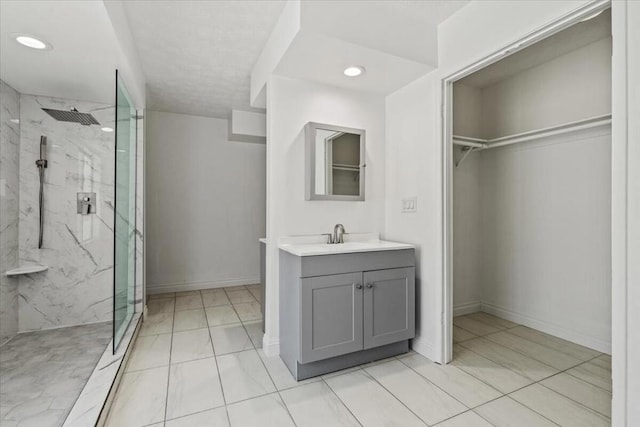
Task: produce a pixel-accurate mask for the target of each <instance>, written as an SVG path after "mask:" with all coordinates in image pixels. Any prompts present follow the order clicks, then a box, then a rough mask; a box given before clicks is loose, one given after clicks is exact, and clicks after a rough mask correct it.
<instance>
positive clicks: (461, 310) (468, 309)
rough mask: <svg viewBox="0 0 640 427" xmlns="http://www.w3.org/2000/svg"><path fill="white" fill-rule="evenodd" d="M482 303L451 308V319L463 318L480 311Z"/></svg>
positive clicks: (470, 303)
mask: <svg viewBox="0 0 640 427" xmlns="http://www.w3.org/2000/svg"><path fill="white" fill-rule="evenodd" d="M481 306H482V303H481V302H480V301H475V302H468V303H466V304H458V305H456V306H454V307H453V317H456V316H464V315H465V314H471V313H475V312H478V311H480V307H481Z"/></svg>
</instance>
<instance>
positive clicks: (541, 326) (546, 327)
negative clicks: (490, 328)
mask: <svg viewBox="0 0 640 427" xmlns="http://www.w3.org/2000/svg"><path fill="white" fill-rule="evenodd" d="M481 309H482V311H484V312H485V313H489V314H493V315H494V316H498V317H501V318H503V319H506V320H510V321H512V322H515V323H519V324H521V325H524V326H528V327H529V328H533V329H537V330H538V331H541V332H544V333H547V334H549V335H554V336H556V337H559V338H562V339H565V340H567V341H571V342H573V343H576V344H580V345H583V346H585V347H589V348H591V349H594V350H597V351H601V352H603V353H606V354H611V342H606V341H602V340H601V339H598V338H594V337H591V336H588V335H584V334H581V333H579V332H575V331H572V330H570V329H566V328H565V327H563V326H561V325H558V324H555V323H550V322H547V321H545V320H540V319H536V318H534V317H530V316H527V315H525V314H521V313H517V312H515V311H511V310H509V309H506V308H503V307H500V306H497V305H494V304H488V303H485V302H483V303H482V308H481ZM454 312H455V309H454Z"/></svg>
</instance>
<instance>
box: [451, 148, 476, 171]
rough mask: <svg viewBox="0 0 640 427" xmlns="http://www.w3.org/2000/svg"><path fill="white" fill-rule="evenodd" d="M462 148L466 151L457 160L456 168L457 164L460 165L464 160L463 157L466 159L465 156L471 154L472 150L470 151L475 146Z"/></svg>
mask: <svg viewBox="0 0 640 427" xmlns="http://www.w3.org/2000/svg"><path fill="white" fill-rule="evenodd" d="M462 150H463V151H466V153H464V155H463V156H462V158H461V159H460V160H459V161H458V163H456V168H457V167H458V166H460V165H461V164H462V162H464V159H466V158H467V156H468V155H469V154H471V152H472V151H474V150H476V148H475V147H464V148H463V149H462Z"/></svg>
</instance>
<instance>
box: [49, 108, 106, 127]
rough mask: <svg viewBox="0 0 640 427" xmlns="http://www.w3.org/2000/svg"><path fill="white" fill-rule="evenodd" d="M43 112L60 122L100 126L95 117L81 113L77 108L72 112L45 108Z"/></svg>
mask: <svg viewBox="0 0 640 427" xmlns="http://www.w3.org/2000/svg"><path fill="white" fill-rule="evenodd" d="M42 111H44V112H45V113H47V114H48V115H50V116H51V117H53V118H54V119H56V120H58V121H59V122H72V123H80V124H81V125H85V126H89V125H99V124H100V123H98V121H97V120H96V118H95V117H93V116H92V115H91V114H89V113H81V112H79V111H78V110H76V109H75V108H72V109H71V110H69V111H67V110H52V109H51V108H43V109H42Z"/></svg>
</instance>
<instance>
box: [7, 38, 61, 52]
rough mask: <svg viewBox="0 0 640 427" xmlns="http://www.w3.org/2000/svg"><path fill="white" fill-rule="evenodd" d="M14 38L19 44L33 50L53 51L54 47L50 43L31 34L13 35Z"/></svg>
mask: <svg viewBox="0 0 640 427" xmlns="http://www.w3.org/2000/svg"><path fill="white" fill-rule="evenodd" d="M13 37H15V39H16V41H17V42H18V43H20V44H21V45H23V46H26V47H30V48H31V49H37V50H48V49H53V46H51V45H50V44H49V43H47V42H45V41H43V40H41V39H38V38H36V37H34V36H32V35H30V34H13Z"/></svg>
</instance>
